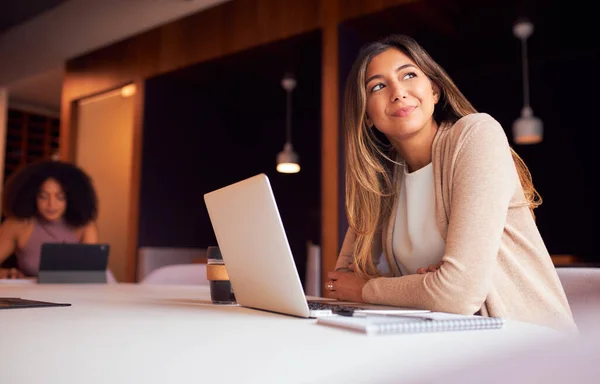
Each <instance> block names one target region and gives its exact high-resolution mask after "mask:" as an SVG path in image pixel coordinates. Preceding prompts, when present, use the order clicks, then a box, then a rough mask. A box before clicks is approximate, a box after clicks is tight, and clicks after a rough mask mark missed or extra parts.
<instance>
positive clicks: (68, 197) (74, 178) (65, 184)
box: [0, 160, 98, 278]
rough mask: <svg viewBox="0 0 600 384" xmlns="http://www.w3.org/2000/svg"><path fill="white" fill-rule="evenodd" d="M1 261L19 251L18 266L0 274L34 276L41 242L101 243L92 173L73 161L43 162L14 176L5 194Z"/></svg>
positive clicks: (17, 255)
mask: <svg viewBox="0 0 600 384" xmlns="http://www.w3.org/2000/svg"><path fill="white" fill-rule="evenodd" d="M2 203H3V210H4V211H3V212H4V214H5V216H6V220H5V221H4V223H2V225H1V226H0V264H1V263H2V262H3V261H4V260H5V259H6V258H8V257H9V256H10V255H11V254H15V255H16V259H17V268H12V269H6V268H5V269H0V278H22V277H25V276H31V277H35V276H37V274H38V270H39V265H40V250H41V245H42V244H43V243H88V244H90V243H97V242H98V230H97V227H96V223H95V220H96V218H97V215H98V198H97V195H96V191H95V189H94V186H93V183H92V180H91V179H90V177H89V176H88V175H87V174H86V173H85V172H84V171H83V170H81V169H80V168H78V167H77V166H75V165H73V164H69V163H65V162H60V161H52V160H48V161H41V162H38V163H34V164H30V165H28V166H26V167H25V168H22V169H21V170H19V171H18V172H16V173H15V174H13V175H11V177H10V179H9V180H8V181H7V183H6V187H5V191H4V195H3V201H2Z"/></svg>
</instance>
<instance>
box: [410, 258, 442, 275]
mask: <svg viewBox="0 0 600 384" xmlns="http://www.w3.org/2000/svg"><path fill="white" fill-rule="evenodd" d="M442 264H444V262H443V261H440V262H439V263H437V264H431V265H430V266H429V267H422V268H419V269H417V273H418V274H419V275H424V274H426V273H428V272H435V271H437V270H438V269H440V267H441V266H442Z"/></svg>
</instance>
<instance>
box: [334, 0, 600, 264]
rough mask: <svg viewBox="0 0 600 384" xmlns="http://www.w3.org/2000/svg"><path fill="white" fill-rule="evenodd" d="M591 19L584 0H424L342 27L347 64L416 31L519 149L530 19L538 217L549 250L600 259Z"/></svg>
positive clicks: (597, 60) (530, 148) (596, 53)
mask: <svg viewBox="0 0 600 384" xmlns="http://www.w3.org/2000/svg"><path fill="white" fill-rule="evenodd" d="M592 15H593V13H592V12H591V10H590V9H589V7H587V6H584V3H583V2H577V1H576V2H574V3H573V4H572V5H570V6H567V5H566V4H564V3H563V4H560V2H559V1H557V0H553V1H535V0H528V1H525V0H488V1H485V2H482V1H475V0H457V1H443V0H421V1H418V2H415V3H411V4H408V5H405V6H400V7H396V8H392V9H389V10H386V11H384V12H381V13H377V14H373V15H371V16H369V17H363V18H360V19H356V20H351V21H349V22H346V23H344V24H342V26H341V28H340V29H341V34H340V36H341V38H342V41H341V45H342V46H346V48H343V49H342V50H341V54H342V61H344V62H346V61H351V60H353V58H354V57H355V56H356V53H357V52H358V48H357V47H359V46H360V45H361V44H362V43H365V42H367V41H372V40H374V39H378V38H381V37H383V36H386V35H388V34H391V33H406V34H409V35H411V36H413V37H414V38H416V39H417V40H418V41H419V42H420V43H421V45H423V46H424V48H425V49H426V50H427V51H428V52H429V53H430V54H431V56H432V57H433V58H434V59H435V60H436V61H437V62H438V63H439V64H440V65H442V67H444V68H445V69H446V71H447V72H448V73H449V75H450V77H452V79H453V80H454V81H455V83H456V84H457V85H458V87H459V88H460V89H461V91H462V92H463V93H464V94H465V96H466V97H467V98H468V99H469V100H470V101H471V102H472V103H473V105H474V106H475V108H476V109H478V110H479V111H480V112H486V113H489V114H490V115H492V116H493V117H495V118H496V119H497V120H498V121H499V122H500V123H501V124H502V126H503V127H504V129H505V131H506V134H507V136H508V138H509V140H510V141H511V143H512V123H513V121H514V120H515V119H517V118H518V117H519V115H520V111H521V108H522V105H523V97H522V72H521V43H520V40H519V39H517V38H516V37H515V36H514V35H513V32H512V27H513V24H514V22H515V21H516V20H517V19H519V18H521V17H527V18H528V19H530V20H531V21H532V22H533V24H534V32H533V34H532V35H531V37H530V38H529V40H528V57H529V74H530V94H531V106H532V108H533V111H534V113H535V115H536V116H538V117H539V118H541V119H542V121H543V123H544V140H543V142H542V143H540V144H536V145H513V148H514V149H515V150H516V151H517V153H518V154H519V155H520V156H521V157H522V158H523V160H524V161H525V162H526V163H527V165H528V166H529V170H530V171H531V174H532V176H533V181H534V185H535V187H536V188H537V189H538V192H539V193H540V194H541V195H542V198H543V199H544V203H543V204H542V205H541V206H540V207H539V208H538V209H537V210H536V216H537V223H538V226H539V229H540V231H541V233H542V236H543V238H544V240H545V242H546V245H547V247H548V249H549V251H550V253H551V254H573V255H576V256H578V257H580V258H582V259H583V260H584V261H589V262H600V254H599V253H598V251H597V246H596V236H595V233H594V231H593V228H594V226H593V225H592V223H593V219H594V216H593V215H594V214H595V213H596V212H598V209H597V208H598V203H597V201H596V200H595V199H594V196H593V189H592V185H591V184H592V182H593V181H594V178H595V175H596V174H597V171H596V167H597V164H598V162H597V160H596V159H595V154H594V152H595V150H594V148H593V147H592V146H593V145H594V141H593V140H591V139H590V135H591V134H592V133H593V132H594V131H595V130H596V129H597V125H598V123H597V118H596V115H597V113H596V109H597V101H596V100H597V92H598V89H599V88H600V81H599V79H598V76H597V71H598V68H599V67H600V48H599V47H600V44H598V42H597V33H596V32H595V31H592V28H593V25H594V23H595V21H594V20H593V16H592ZM341 71H342V73H343V72H344V71H346V72H347V67H342V69H341Z"/></svg>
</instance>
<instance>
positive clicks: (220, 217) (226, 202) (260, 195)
mask: <svg viewBox="0 0 600 384" xmlns="http://www.w3.org/2000/svg"><path fill="white" fill-rule="evenodd" d="M204 202H205V203H206V208H207V210H208V214H209V217H210V221H211V223H212V226H213V230H214V232H215V236H216V238H217V243H218V245H219V248H220V250H221V254H222V256H223V260H224V261H225V266H226V268H227V273H228V275H229V279H230V281H231V285H232V287H233V291H234V292H235V297H236V299H237V302H238V303H239V304H240V305H242V306H245V307H251V308H255V309H262V310H266V311H271V312H277V313H282V314H288V315H293V316H298V317H304V318H315V317H318V316H324V315H330V314H333V313H334V312H335V309H336V308H338V307H339V306H342V307H343V308H348V307H350V308H352V309H353V310H363V311H374V310H376V311H385V312H394V313H398V312H402V313H408V312H428V311H425V310H415V309H409V308H399V307H387V306H378V305H370V304H364V303H360V304H359V303H350V302H341V301H334V300H328V299H323V300H317V299H315V300H307V298H306V296H305V294H304V289H303V288H302V283H301V282H300V277H299V276H298V270H297V269H296V265H295V263H294V258H293V255H292V252H291V249H290V246H289V243H288V240H287V236H286V234H285V230H284V227H283V223H282V221H281V218H280V216H279V211H278V209H277V204H276V202H275V197H274V195H273V191H272V189H271V184H270V182H269V179H268V177H267V176H266V175H265V174H262V173H261V174H258V175H256V176H253V177H250V178H248V179H245V180H242V181H239V182H237V183H234V184H231V185H229V186H226V187H223V188H220V189H217V190H215V191H212V192H209V193H206V194H205V195H204Z"/></svg>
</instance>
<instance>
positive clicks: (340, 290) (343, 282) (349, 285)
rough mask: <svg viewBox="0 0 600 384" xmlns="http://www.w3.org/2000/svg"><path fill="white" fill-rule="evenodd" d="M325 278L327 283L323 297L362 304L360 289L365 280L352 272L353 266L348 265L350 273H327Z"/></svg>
mask: <svg viewBox="0 0 600 384" xmlns="http://www.w3.org/2000/svg"><path fill="white" fill-rule="evenodd" d="M327 277H328V278H329V281H327V282H326V283H325V297H328V298H331V299H338V300H342V301H353V302H356V303H364V300H363V298H362V289H363V287H364V286H365V284H366V283H367V280H364V279H362V278H360V277H359V276H358V274H356V273H355V272H354V268H353V265H350V272H341V271H337V272H329V273H327Z"/></svg>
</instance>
